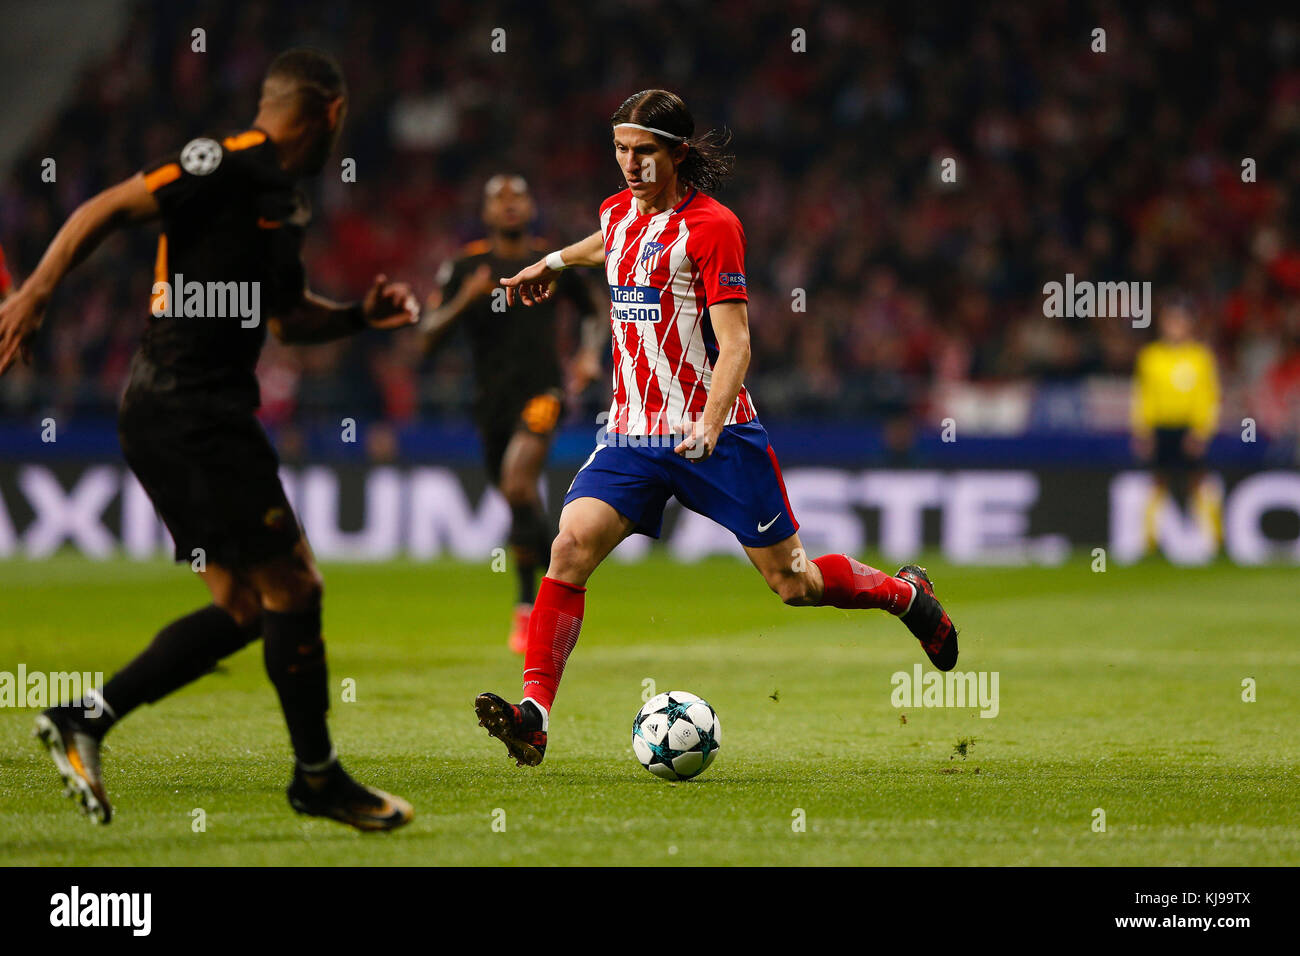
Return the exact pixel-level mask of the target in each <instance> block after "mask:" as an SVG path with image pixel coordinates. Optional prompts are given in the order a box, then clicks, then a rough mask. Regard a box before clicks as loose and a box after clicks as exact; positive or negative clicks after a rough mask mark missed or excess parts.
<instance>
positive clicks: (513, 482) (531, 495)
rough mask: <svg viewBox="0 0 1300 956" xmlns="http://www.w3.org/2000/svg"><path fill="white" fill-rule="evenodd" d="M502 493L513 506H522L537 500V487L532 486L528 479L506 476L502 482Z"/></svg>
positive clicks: (507, 502)
mask: <svg viewBox="0 0 1300 956" xmlns="http://www.w3.org/2000/svg"><path fill="white" fill-rule="evenodd" d="M501 495H502V497H504V498H505V499H506V504H508V505H510V507H512V508H521V507H523V506H525V505H531V504H534V503H536V502H537V500H538V499H537V489H536V488H530V487H529V485H528V482H527V481H523V480H520V479H517V478H506V479H504V480H503V481H502V482H501Z"/></svg>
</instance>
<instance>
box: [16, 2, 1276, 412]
mask: <svg viewBox="0 0 1300 956" xmlns="http://www.w3.org/2000/svg"><path fill="white" fill-rule="evenodd" d="M882 6H884V5H882ZM889 6H890V9H884V10H880V9H875V5H872V6H870V7H869V6H866V5H862V4H858V3H853V2H847V0H846V2H834V0H821V2H803V0H785V2H766V0H764V2H755V0H707V2H706V0H695V2H692V0H624V2H613V0H593V2H591V3H583V4H568V3H538V4H531V5H524V4H516V3H506V2H500V0H440V2H438V3H431V4H423V5H419V6H418V7H417V6H416V5H401V6H400V7H398V8H395V10H394V11H387V10H384V9H383V6H382V5H376V4H373V3H369V2H362V0H264V2H242V0H241V2H238V3H227V2H217V0H211V2H201V3H191V2H175V3H168V4H162V3H141V4H140V5H139V6H138V8H137V10H136V13H135V15H134V17H133V18H132V19H131V21H130V25H129V28H128V29H127V30H126V32H125V34H124V35H123V36H122V37H121V38H120V41H118V42H116V44H115V46H114V49H113V52H112V53H111V55H109V56H107V57H106V58H103V59H102V60H100V61H98V62H93V63H88V64H87V65H86V68H85V72H84V74H83V75H82V76H81V77H80V78H79V80H78V82H77V84H76V87H75V90H74V92H73V94H72V95H71V96H70V97H69V98H67V99H66V101H64V102H62V103H60V104H58V106H57V110H55V111H53V112H52V114H51V116H50V118H49V122H48V125H46V126H45V127H44V128H42V129H41V130H39V132H38V134H37V135H36V137H35V138H34V139H33V140H32V141H31V142H29V143H27V144H26V145H25V147H24V149H23V151H22V154H21V156H20V157H19V160H18V161H17V162H16V163H15V164H14V165H13V166H12V167H11V168H10V169H9V170H6V171H4V175H3V180H2V182H0V245H2V246H3V247H4V249H5V250H6V252H7V254H8V259H9V264H10V268H11V270H12V271H13V272H14V273H15V276H16V277H18V278H21V277H22V276H24V275H25V274H26V273H27V272H28V271H30V270H31V268H32V267H33V266H34V265H35V263H36V261H37V260H38V258H39V256H40V254H41V252H42V250H43V248H44V246H45V244H46V243H47V242H48V241H49V240H50V238H51V237H52V235H53V234H54V232H55V230H56V229H57V227H58V225H59V224H60V223H61V222H62V220H63V219H64V218H65V217H66V216H67V215H68V214H69V213H70V212H71V211H72V210H73V209H74V208H75V207H76V206H77V204H78V203H79V202H81V201H83V200H85V199H86V198H87V197H89V196H91V195H92V194H93V193H95V192H96V191H97V190H99V189H101V188H102V187H104V186H106V185H108V184H111V183H113V182H116V181H118V180H121V179H123V178H125V177H127V176H129V175H131V174H132V173H133V172H134V171H136V170H138V169H139V168H140V167H141V166H142V165H143V164H144V163H145V162H146V161H148V160H150V159H152V158H155V157H158V156H161V155H164V154H166V153H168V152H169V151H172V150H175V149H176V148H178V147H179V146H180V145H181V144H183V143H184V142H185V141H186V140H187V139H188V138H190V137H192V136H195V135H200V134H203V133H209V132H214V131H218V132H219V131H224V130H229V129H238V128H241V127H242V126H243V125H245V124H246V123H247V122H248V121H249V119H250V118H251V117H252V115H253V113H254V110H255V102H256V95H257V89H258V84H259V80H260V77H261V74H262V71H263V70H264V68H265V66H266V65H267V63H268V62H269V60H270V58H271V57H272V56H273V55H274V54H275V53H276V52H278V51H279V50H281V49H283V48H285V47H287V46H290V45H294V44H298V43H310V44H313V45H317V46H321V47H324V48H327V49H329V50H331V51H333V52H335V53H336V54H337V55H338V56H339V58H340V60H341V62H342V64H343V66H344V68H345V71H346V74H347V77H348V82H349V85H350V87H351V103H350V107H349V114H348V119H347V123H346V128H345V131H344V135H343V139H342V141H341V144H340V150H339V153H338V157H339V158H341V157H344V156H346V157H352V158H354V159H355V160H356V169H357V182H356V183H346V184H345V183H343V182H341V180H340V177H339V176H338V175H337V173H334V174H330V173H327V174H326V175H325V176H324V177H322V179H321V180H320V181H319V182H318V183H316V184H314V185H313V186H312V189H313V195H314V203H315V215H316V221H315V224H314V226H313V228H312V229H311V230H310V232H309V241H308V248H307V256H306V258H307V263H308V274H309V276H310V279H311V282H312V285H313V287H314V288H316V289H317V290H318V291H320V292H322V293H325V294H328V295H332V296H335V297H338V298H341V299H349V298H355V297H357V296H358V295H359V294H360V293H361V292H362V291H363V290H364V289H365V287H366V285H367V284H368V282H369V280H370V279H371V277H372V276H373V275H374V274H375V273H376V272H378V271H383V272H386V273H387V274H388V275H390V276H392V277H397V278H401V279H404V280H407V281H410V282H411V283H413V284H414V285H415V286H416V287H417V289H418V290H419V292H420V294H421V296H422V297H423V296H424V295H427V294H428V293H429V292H430V291H432V289H433V279H434V275H435V273H436V272H437V269H438V266H439V265H440V263H441V262H442V261H443V260H445V259H446V258H447V257H448V256H451V255H454V254H455V253H456V252H457V250H458V249H459V248H460V246H461V245H462V244H463V243H465V242H467V241H469V240H472V239H474V238H477V237H479V236H480V235H481V227H480V225H479V222H478V210H479V203H480V198H481V190H482V186H483V183H484V181H485V180H486V179H487V178H488V176H490V175H491V174H493V173H495V172H498V171H501V170H517V171H520V172H523V173H524V174H525V175H526V176H527V177H528V179H529V180H530V182H531V184H532V187H533V190H534V192H535V195H536V197H537V200H538V203H539V208H540V211H541V215H540V218H539V221H538V223H537V229H538V231H539V232H540V233H541V234H542V235H543V236H545V237H547V238H548V239H550V240H553V241H554V243H555V245H557V246H558V245H561V244H564V243H566V242H570V241H574V240H576V239H577V238H579V237H581V236H583V235H585V234H587V233H588V232H589V231H591V230H592V229H594V228H596V226H597V222H596V209H597V206H598V204H599V203H600V202H601V200H602V199H604V198H605V197H606V196H608V195H610V194H612V193H613V192H616V191H617V190H618V189H619V188H621V179H620V176H619V173H618V170H617V167H616V165H615V162H614V159H613V156H612V151H611V149H610V146H609V129H608V122H607V121H608V117H609V115H610V114H611V113H612V112H613V110H614V108H615V107H616V106H617V105H618V103H619V102H620V101H621V100H622V99H623V98H624V97H626V96H627V95H629V94H630V93H632V92H634V91H636V90H639V89H643V88H646V87H652V86H663V87H667V88H670V89H674V90H676V91H678V92H680V93H681V94H682V95H683V97H684V98H685V100H686V102H687V104H688V105H689V106H690V107H691V109H692V110H693V112H694V114H695V116H696V120H697V124H698V126H699V129H700V130H701V131H702V130H703V129H704V128H707V127H709V126H726V127H728V128H729V129H730V130H732V132H733V133H734V135H735V141H734V149H735V152H736V154H737V157H738V162H737V165H736V175H735V177H734V179H733V180H732V182H731V183H730V184H729V186H728V187H727V188H726V189H725V190H724V191H723V192H722V193H720V194H719V198H720V199H721V200H722V201H723V202H725V203H727V204H728V205H730V206H731V207H732V208H733V209H734V210H735V211H736V212H737V214H738V215H739V216H740V218H741V221H742V222H743V224H744V227H745V232H746V236H747V239H748V255H747V271H748V276H749V291H750V296H751V305H750V316H751V325H752V333H753V365H752V371H751V373H750V376H749V381H750V387H751V389H752V391H753V392H754V394H755V396H756V400H757V403H758V407H759V411H760V414H761V415H763V416H764V417H768V418H776V417H782V416H783V417H808V416H823V417H872V418H878V419H889V418H893V419H898V418H900V417H906V416H908V415H916V414H925V413H926V412H927V402H928V399H929V397H930V396H931V395H932V394H933V390H934V389H935V388H936V386H940V385H947V384H951V383H952V382H960V381H973V382H1001V381H1008V380H1020V379H1033V380H1038V381H1045V382H1053V383H1060V382H1069V381H1076V380H1082V379H1085V378H1086V377H1089V376H1094V375H1107V374H1109V375H1114V376H1127V375H1128V374H1129V373H1130V372H1131V369H1132V361H1133V356H1134V353H1135V352H1136V350H1137V349H1138V348H1139V347H1140V346H1141V345H1142V344H1144V343H1145V342H1146V341H1148V340H1149V339H1150V337H1151V336H1153V335H1154V332H1155V323H1153V325H1152V328H1151V329H1150V330H1147V331H1145V332H1143V331H1138V330H1134V329H1133V328H1132V327H1131V325H1130V324H1129V323H1128V322H1126V321H1124V320H1122V319H1115V318H1106V319H1092V320H1088V319H1075V320H1071V319H1060V318H1045V317H1044V315H1043V284H1044V283H1045V282H1049V281H1063V280H1064V279H1065V276H1066V274H1067V273H1073V274H1074V275H1075V276H1076V277H1077V278H1087V279H1092V280H1096V281H1107V280H1123V281H1147V280H1149V281H1151V282H1152V283H1153V284H1154V288H1155V291H1156V294H1157V296H1160V295H1161V294H1162V293H1164V292H1173V291H1176V292H1177V293H1178V294H1180V295H1182V296H1187V297H1190V298H1191V299H1192V301H1194V302H1195V304H1196V309H1197V312H1198V315H1199V318H1200V329H1199V333H1200V334H1201V335H1202V336H1203V337H1205V338H1206V339H1207V341H1209V342H1210V343H1211V344H1212V346H1213V347H1214V349H1215V351H1216V354H1217V356H1218V360H1219V364H1220V371H1221V375H1222V377H1223V380H1224V382H1225V387H1226V390H1227V392H1228V393H1229V395H1230V396H1231V395H1235V396H1237V403H1238V405H1242V406H1246V407H1250V408H1257V409H1259V419H1260V423H1261V425H1262V426H1263V427H1265V428H1268V429H1282V428H1286V427H1288V426H1287V422H1288V421H1289V428H1290V430H1292V431H1294V430H1295V429H1297V427H1300V421H1298V418H1300V412H1298V411H1297V408H1300V196H1298V195H1297V188H1298V187H1297V185H1296V184H1297V183H1300V29H1298V27H1297V22H1298V21H1297V19H1296V18H1295V17H1294V16H1293V15H1283V14H1270V15H1267V16H1264V15H1259V16H1256V15H1249V16H1248V15H1246V14H1245V13H1244V12H1243V13H1242V14H1241V15H1237V14H1236V13H1235V12H1232V11H1227V10H1225V8H1224V6H1223V5H1222V4H1215V3H1210V2H1174V0H1170V2H1167V3H1164V4H1159V3H1156V4H1142V5H1132V6H1130V5H1127V4H1117V3H1108V2H1099V3H1098V2H1084V3H1072V2H1066V0H1052V2H1046V3H1034V4H1029V3H1024V4H1021V3H1005V2H995V3H978V4H955V3H954V4H946V3H942V4H906V5H903V4H899V5H889ZM1278 9H1281V8H1280V7H1279V8H1278ZM396 10H400V11H401V12H400V13H397V12H396ZM1293 13H1294V11H1293ZM198 27H201V28H203V29H204V30H205V31H206V52H204V53H195V52H193V51H192V49H191V47H192V31H193V30H194V29H195V28H198ZM1098 28H1100V29H1102V30H1104V31H1105V34H1104V43H1105V52H1097V51H1096V50H1095V47H1096V46H1097V42H1098V41H1097V37H1098V35H1097V34H1096V33H1095V32H1094V31H1095V30H1097V29H1098ZM498 29H500V30H504V33H503V34H501V33H494V31H496V30H498ZM494 39H495V40H496V41H498V42H497V43H496V46H497V47H498V51H494V48H493V47H494ZM502 42H503V43H504V45H505V49H504V51H499V47H500V45H501V43H502ZM45 157H54V158H55V159H56V160H57V171H58V176H57V182H56V183H54V184H48V183H44V182H42V180H41V176H40V172H41V161H42V159H43V158H45ZM945 159H953V160H955V163H952V164H947V168H948V169H950V170H952V171H953V172H955V182H945V181H944V177H943V176H942V172H943V170H944V169H945V163H944V160H945ZM1247 159H1249V160H1253V164H1252V163H1248V164H1246V165H1245V166H1243V161H1244V160H1247ZM1247 167H1253V176H1251V175H1250V174H1249V172H1248V171H1247V175H1246V178H1247V179H1253V180H1254V181H1243V171H1244V170H1246V169H1247ZM331 169H336V167H331ZM950 178H951V177H950ZM153 246H154V234H153V232H151V231H150V230H147V229H146V230H136V231H135V232H133V233H130V234H121V235H118V236H117V237H115V238H113V239H112V240H111V241H110V242H109V243H108V244H107V245H106V246H105V247H104V248H103V249H102V250H101V252H100V253H99V254H98V255H96V256H95V257H94V258H93V259H92V260H91V261H90V262H88V263H87V264H86V265H84V266H83V267H82V268H80V269H79V270H78V271H77V272H75V273H74V274H73V275H72V276H71V277H70V279H69V280H68V281H67V283H66V285H65V287H64V288H63V290H62V291H61V292H60V293H59V295H58V297H57V299H56V300H55V302H54V304H53V306H52V308H51V310H50V313H49V320H50V323H49V325H48V326H47V330H46V334H45V335H44V336H43V338H42V340H41V341H40V343H39V347H38V349H37V354H36V367H35V373H34V374H33V373H32V372H25V373H20V374H19V375H18V376H17V377H15V378H13V379H11V380H9V381H6V382H0V408H8V409H9V410H10V411H25V410H32V409H37V410H40V409H47V408H48V409H57V410H60V411H62V412H64V413H65V414H91V413H94V414H109V413H111V409H112V407H113V405H114V404H115V402H116V398H117V395H118V392H119V389H120V388H121V386H122V384H123V381H124V375H125V372H126V368H127V364H128V361H129V358H130V355H131V353H132V351H133V350H134V348H135V346H136V343H137V340H138V337H139V335H140V332H141V329H142V328H143V326H144V323H145V322H146V321H147V305H146V304H147V302H148V290H149V284H150V282H151V281H152V274H151V264H152V260H153ZM591 279H592V281H593V283H597V282H599V279H600V277H599V276H597V275H593V276H591ZM798 290H802V296H803V297H804V301H805V302H806V310H805V311H799V310H797V308H796V306H797V305H798V300H799V299H800V293H799V291H798ZM470 374H471V370H470V367H469V364H468V360H467V352H466V351H465V350H464V348H463V347H462V346H460V345H459V344H455V345H453V346H452V347H450V348H449V349H447V350H445V351H444V352H443V353H441V354H440V355H438V356H437V357H435V359H433V360H430V361H425V360H422V359H421V358H420V356H419V354H418V350H417V349H416V348H415V345H414V340H413V333H409V334H399V335H388V334H380V333H372V334H367V335H365V336H363V337H362V338H360V339H358V340H348V341H345V342H340V343H336V344H331V345H328V346H325V347H315V348H310V349H306V348H293V349H291V348H287V347H283V346H279V345H274V344H273V345H271V346H268V349H267V351H266V353H265V356H264V360H263V366H262V371H261V377H262V381H263V391H264V403H265V410H264V415H265V416H266V418H267V419H268V420H269V421H270V422H272V423H274V422H278V421H284V420H286V419H289V418H298V419H300V420H310V419H312V418H313V417H319V418H321V419H326V418H332V419H337V417H338V414H339V413H340V412H342V413H343V414H351V415H356V416H358V417H368V418H377V417H384V418H387V419H389V420H392V421H394V422H407V421H412V420H417V419H430V418H438V417H449V416H458V415H463V414H464V412H465V409H466V407H467V405H468V402H469V399H470V394H471V389H470V387H469V379H468V377H469V375H470ZM595 392H596V393H595V394H589V395H588V396H587V402H586V406H587V408H586V410H585V411H582V412H580V414H586V413H587V412H588V411H590V410H591V409H593V408H598V407H603V406H604V404H605V402H606V398H605V395H604V394H601V393H600V390H599V389H596V390H595Z"/></svg>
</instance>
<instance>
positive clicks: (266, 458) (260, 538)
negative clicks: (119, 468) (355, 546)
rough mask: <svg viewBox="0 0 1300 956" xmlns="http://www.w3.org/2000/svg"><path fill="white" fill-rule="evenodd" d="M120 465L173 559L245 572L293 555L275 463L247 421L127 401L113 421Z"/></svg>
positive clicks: (192, 407)
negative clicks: (146, 503)
mask: <svg viewBox="0 0 1300 956" xmlns="http://www.w3.org/2000/svg"><path fill="white" fill-rule="evenodd" d="M118 437H119V438H120V439H121V442H122V451H123V453H124V454H125V455H126V461H127V464H128V465H130V466H131V470H132V471H133V472H134V473H135V476H136V477H137V478H138V479H139V480H140V484H141V485H142V486H143V487H144V490H145V491H146V492H147V493H148V495H149V498H150V500H151V501H152V502H153V504H154V507H155V508H156V509H157V511H158V516H159V517H160V518H162V520H163V523H164V524H165V525H167V530H168V531H170V532H171V536H172V540H173V541H174V542H175V543H176V554H175V557H176V560H177V561H185V562H192V561H193V560H194V558H195V557H196V555H195V549H202V552H203V558H204V561H205V562H212V563H214V564H220V565H222V566H223V567H227V568H249V567H253V566H256V565H258V564H262V563H264V562H266V561H268V560H271V559H273V558H277V557H280V556H283V555H287V554H290V553H292V552H293V549H294V547H295V545H297V543H298V540H299V539H300V538H301V537H302V530H301V528H300V527H299V526H298V519H297V518H296V517H295V516H294V513H293V508H292V507H290V505H289V499H288V498H287V497H286V496H285V493H284V488H283V487H282V486H281V484H280V475H279V468H280V459H279V456H278V455H276V453H275V449H274V448H272V447H271V442H270V441H269V440H268V439H267V437H266V432H264V431H263V430H262V426H261V424H260V423H259V422H258V421H257V419H256V418H254V417H253V416H252V415H251V414H248V413H240V414H236V415H229V414H220V413H218V412H216V411H214V410H212V409H204V408H203V407H202V406H201V405H197V404H186V403H177V402H174V401H170V400H168V401H156V402H155V401H148V400H143V401H142V400H139V399H136V400H132V401H131V402H129V403H126V404H123V406H122V411H121V413H120V415H119V416H118Z"/></svg>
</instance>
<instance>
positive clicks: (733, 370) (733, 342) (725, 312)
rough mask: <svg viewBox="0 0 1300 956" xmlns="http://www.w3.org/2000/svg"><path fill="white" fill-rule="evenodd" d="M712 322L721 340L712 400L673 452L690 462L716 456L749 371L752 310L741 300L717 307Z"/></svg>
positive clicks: (711, 309) (711, 385)
mask: <svg viewBox="0 0 1300 956" xmlns="http://www.w3.org/2000/svg"><path fill="white" fill-rule="evenodd" d="M709 321H710V322H711V323H712V324H713V334H714V335H715V336H716V337H717V340H718V357H717V359H716V360H715V361H714V363H713V376H712V378H711V379H710V381H709V397H708V400H707V401H706V402H705V403H704V411H702V412H701V413H700V417H699V420H698V421H695V422H691V423H690V426H689V428H688V430H687V433H686V438H685V439H684V440H683V441H681V442H680V443H679V444H678V445H677V447H676V448H674V449H673V451H675V452H676V453H677V454H679V455H681V456H683V457H685V458H687V459H689V460H691V461H703V460H704V459H705V458H708V457H709V456H710V455H711V454H713V449H714V448H716V447H717V445H718V436H719V435H721V434H722V424H723V422H725V421H726V420H727V416H728V415H730V414H731V407H732V406H733V405H735V404H736V396H737V395H739V394H740V386H741V385H743V384H744V383H745V372H747V371H748V370H749V355H750V347H749V307H748V306H747V305H746V304H745V303H744V302H742V301H740V300H734V301H730V302H718V303H715V304H713V305H710V306H709Z"/></svg>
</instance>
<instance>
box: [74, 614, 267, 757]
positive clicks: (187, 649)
mask: <svg viewBox="0 0 1300 956" xmlns="http://www.w3.org/2000/svg"><path fill="white" fill-rule="evenodd" d="M260 630H261V622H260V621H259V622H258V623H256V624H253V625H250V626H248V627H240V626H239V625H238V624H237V623H235V619H234V618H233V617H231V616H230V614H229V613H227V612H226V611H225V610H223V609H222V608H219V607H217V605H215V604H209V605H208V606H207V607H205V608H202V609H200V610H198V611H195V612H194V613H193V614H188V615H186V616H185V617H182V618H180V619H179V620H176V621H172V623H170V624H168V625H167V626H166V627H164V628H163V629H162V630H161V631H159V632H158V636H157V637H155V638H154V639H153V642H152V643H151V644H150V645H149V646H148V647H146V648H145V649H144V650H143V651H142V652H141V653H140V654H139V656H137V657H136V658H135V660H133V661H131V662H130V663H129V664H127V665H126V666H125V667H123V668H122V669H121V670H120V671H118V672H117V673H116V674H114V675H113V676H112V678H110V679H109V680H108V682H107V683H105V684H104V686H103V687H102V688H100V691H99V696H100V698H101V699H102V701H103V703H104V704H105V707H104V708H103V709H102V710H103V712H102V713H100V714H99V715H98V716H95V717H87V718H82V723H84V724H85V725H86V727H87V729H88V730H91V731H92V732H96V733H98V734H99V735H100V736H101V737H102V736H103V735H104V734H105V733H107V732H108V728H110V727H112V726H113V724H114V723H116V722H117V721H119V720H121V719H122V718H123V717H125V716H126V715H127V714H128V713H130V712H131V711H132V710H134V709H135V708H136V707H138V706H140V705H141V704H144V703H149V704H152V703H154V702H155V701H158V700H161V699H162V698H163V697H166V696H167V695H168V694H170V693H171V692H172V691H174V690H177V689H179V688H181V687H184V686H185V685H186V684H188V683H190V681H193V680H196V679H198V678H200V677H202V676H203V675H204V674H207V673H209V672H211V671H212V669H213V668H215V667H216V666H217V662H218V661H220V660H221V659H222V658H223V657H229V656H230V655H231V654H233V653H235V651H237V650H239V649H240V648H242V647H244V646H245V645H247V644H248V643H250V642H251V641H253V640H255V639H256V638H257V635H258V633H259V632H260ZM97 703H98V701H94V700H91V701H83V702H82V704H83V705H90V704H97ZM85 709H87V710H90V709H92V708H91V707H89V706H87V707H86V708H85ZM94 709H98V708H94Z"/></svg>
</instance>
